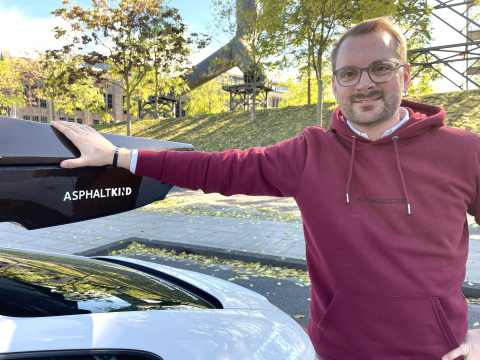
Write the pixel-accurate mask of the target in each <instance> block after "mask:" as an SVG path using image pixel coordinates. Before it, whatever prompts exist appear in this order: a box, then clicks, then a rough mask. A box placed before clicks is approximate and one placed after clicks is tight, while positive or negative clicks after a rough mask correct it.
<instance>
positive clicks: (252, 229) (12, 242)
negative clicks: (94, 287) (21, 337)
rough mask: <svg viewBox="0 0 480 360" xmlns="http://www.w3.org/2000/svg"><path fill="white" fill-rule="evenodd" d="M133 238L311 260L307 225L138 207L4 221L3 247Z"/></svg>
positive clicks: (479, 270) (276, 203)
mask: <svg viewBox="0 0 480 360" xmlns="http://www.w3.org/2000/svg"><path fill="white" fill-rule="evenodd" d="M178 193H181V196H182V197H185V196H202V197H221V201H222V202H224V203H225V202H227V203H230V204H236V205H242V206H247V205H248V206H252V207H262V208H268V209H271V210H282V211H284V210H286V211H291V212H294V211H296V212H298V208H297V207H296V204H295V202H294V201H293V199H282V198H280V199H277V198H268V197H248V196H243V195H236V196H232V197H229V198H226V197H222V196H221V195H218V194H211V195H204V194H203V193H202V192H193V191H189V190H179V191H177V192H172V193H171V194H172V195H173V196H174V195H175V194H178ZM468 221H469V230H470V249H469V255H468V262H467V264H466V267H467V276H466V280H468V281H469V282H472V283H475V284H480V227H479V226H478V225H476V224H475V222H474V220H473V218H472V217H468ZM131 237H139V238H144V239H152V240H163V241H170V242H176V243H181V244H192V245H200V246H209V247H218V248H219V249H229V250H237V251H245V252H249V253H256V254H262V255H274V256H282V257H285V258H294V259H303V260H304V259H305V239H304V236H303V229H302V225H301V224H297V223H295V222H274V221H271V220H258V219H239V218H229V217H215V216H205V215H184V214H176V213H162V212H155V211H145V210H133V211H129V212H126V213H122V214H117V215H112V216H108V217H104V218H100V219H96V220H90V221H84V222H80V223H76V224H71V225H62V226H56V227H51V228H46V229H41V230H32V231H28V230H25V229H23V228H21V227H19V226H15V225H13V224H11V223H0V247H4V248H5V247H7V248H8V247H12V248H22V249H27V250H43V251H50V252H60V253H67V254H74V253H78V252H83V251H86V250H91V249H94V248H97V247H99V246H102V245H107V244H110V243H113V242H116V241H119V240H120V241H121V240H124V239H128V238H131Z"/></svg>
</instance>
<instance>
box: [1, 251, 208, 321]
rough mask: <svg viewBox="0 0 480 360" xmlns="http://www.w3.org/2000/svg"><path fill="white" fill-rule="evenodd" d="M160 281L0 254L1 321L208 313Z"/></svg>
mask: <svg viewBox="0 0 480 360" xmlns="http://www.w3.org/2000/svg"><path fill="white" fill-rule="evenodd" d="M211 308H214V307H213V306H212V305H211V304H210V303H209V302H207V301H206V300H204V299H202V298H200V297H199V296H197V295H196V294H193V293H192V292H190V291H188V290H186V289H183V288H182V287H180V286H178V285H177V284H173V283H171V282H169V281H167V280H165V279H162V278H160V277H156V276H152V275H149V274H145V273H143V272H140V271H137V270H134V269H128V268H125V267H122V266H118V265H114V264H112V265H109V264H104V263H101V262H100V261H92V260H88V259H85V260H82V259H76V258H74V257H63V256H55V255H46V254H38V253H33V252H23V251H10V250H1V249H0V315H3V316H14V317H44V316H60V315H73V314H91V313H103V312H114V311H142V310H182V309H211Z"/></svg>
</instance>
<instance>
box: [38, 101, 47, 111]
mask: <svg viewBox="0 0 480 360" xmlns="http://www.w3.org/2000/svg"><path fill="white" fill-rule="evenodd" d="M40 107H41V108H42V109H46V108H47V100H40Z"/></svg>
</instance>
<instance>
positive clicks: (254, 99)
mask: <svg viewBox="0 0 480 360" xmlns="http://www.w3.org/2000/svg"><path fill="white" fill-rule="evenodd" d="M256 99H257V88H256V86H255V82H254V83H253V94H252V123H253V122H255V103H256Z"/></svg>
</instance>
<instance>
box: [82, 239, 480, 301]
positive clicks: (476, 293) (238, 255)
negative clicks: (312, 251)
mask: <svg viewBox="0 0 480 360" xmlns="http://www.w3.org/2000/svg"><path fill="white" fill-rule="evenodd" d="M134 241H136V242H137V243H139V244H144V245H145V246H148V247H153V248H160V249H163V248H165V249H168V250H175V251H176V252H179V253H180V252H183V251H185V252H186V253H187V254H198V255H209V256H216V257H218V258H219V259H230V260H240V261H245V262H253V263H257V262H259V263H260V264H262V265H271V266H278V267H288V268H290V269H298V270H304V271H307V262H306V261H305V260H299V259H292V258H285V259H282V258H281V257H280V256H273V255H264V254H256V253H250V252H245V251H238V250H223V249H219V248H215V247H209V246H200V245H192V244H181V243H175V242H171V241H162V240H149V239H143V238H138V237H131V238H128V239H125V240H118V241H115V242H112V243H111V244H108V245H103V246H99V247H97V248H94V249H90V250H86V251H82V252H78V253H75V255H80V256H104V255H108V254H109V253H111V252H112V251H118V250H121V249H125V248H126V247H127V246H128V245H130V244H131V243H132V242H134ZM462 293H463V295H464V296H465V297H467V298H480V284H473V285H469V284H468V283H467V282H464V283H463V285H462Z"/></svg>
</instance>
